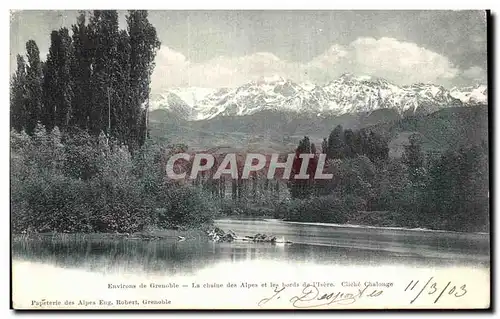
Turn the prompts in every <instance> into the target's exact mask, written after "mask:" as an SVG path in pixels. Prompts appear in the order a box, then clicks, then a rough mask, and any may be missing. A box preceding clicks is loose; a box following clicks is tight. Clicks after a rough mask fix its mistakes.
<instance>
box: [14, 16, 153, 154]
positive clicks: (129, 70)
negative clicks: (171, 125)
mask: <svg viewBox="0 0 500 319" xmlns="http://www.w3.org/2000/svg"><path fill="white" fill-rule="evenodd" d="M126 23H127V28H126V30H120V28H119V23H118V12H117V11H116V10H95V11H93V12H91V13H89V12H81V13H80V15H79V17H78V18H77V21H76V23H75V24H73V25H72V27H71V32H70V30H68V29H67V28H60V29H59V30H54V31H52V33H51V35H50V48H49V53H48V55H47V58H46V60H45V61H42V60H41V58H40V51H39V48H38V45H37V44H36V42H35V41H33V40H29V41H28V42H27V43H26V55H25V56H22V55H18V56H17V68H16V71H15V73H14V74H13V76H12V79H11V97H10V99H11V100H10V105H11V121H10V122H11V128H13V129H15V130H16V131H18V132H21V131H23V130H24V131H25V132H26V133H27V134H28V135H33V133H34V131H35V128H36V126H37V124H38V123H40V124H42V125H43V126H44V127H45V128H46V129H47V130H48V131H51V130H52V129H53V128H54V127H58V128H59V130H60V131H61V132H63V133H72V132H74V131H86V132H88V133H89V134H90V135H91V136H94V137H97V136H99V134H100V133H101V132H104V133H105V134H106V135H107V136H108V138H113V139H116V140H117V141H118V142H119V143H120V144H122V145H127V146H128V147H129V149H131V150H134V149H137V148H138V147H139V146H140V145H142V144H144V140H145V138H146V136H147V113H148V106H149V105H148V102H149V101H148V97H149V91H150V89H149V84H150V81H151V74H152V72H153V68H154V58H155V55H156V52H157V50H158V49H159V47H160V42H159V40H158V37H157V34H156V29H155V28H154V26H153V25H151V23H150V22H149V20H148V13H147V11H141V10H131V11H129V12H128V15H127V16H126Z"/></svg>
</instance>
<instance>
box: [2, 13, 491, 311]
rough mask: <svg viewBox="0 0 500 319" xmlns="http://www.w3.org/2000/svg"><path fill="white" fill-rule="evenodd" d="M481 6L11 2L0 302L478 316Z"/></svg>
mask: <svg viewBox="0 0 500 319" xmlns="http://www.w3.org/2000/svg"><path fill="white" fill-rule="evenodd" d="M489 17H490V13H489V11H481V10H476V11H470V10H469V11H451V10H450V11H391V10H385V11H384V10H382V11H380V10H379V11H355V10H353V11H338V10H308V11H303V10H287V11H280V10H260V11H251V10H248V11H242V10H232V11H229V10H227V11H206V10H205V11H202V10H200V11H196V10H185V11H182V10H177V11H173V10H148V11H145V10H83V11H70V10H53V11H41V10H38V11H37V10H24V11H23V10H21V11H12V12H11V16H10V19H11V20H10V37H11V40H10V62H11V67H10V75H9V76H10V79H11V81H10V222H11V243H10V244H11V270H12V273H11V283H12V288H11V308H12V309H15V310H33V309H37V310H54V309H79V310H91V309H120V310H129V309H143V310H145V309H162V310H174V309H175V310H179V309H181V310H182V309H183V310H188V309H200V310H202V309H232V310H238V309H252V310H253V309H263V310H269V309H283V310H285V309H286V310H291V309H294V310H299V309H301V310H316V309H332V310H333V309H351V310H352V309H359V310H361V309H374V310H382V309H488V308H490V306H491V299H490V297H491V286H490V282H491V275H490V271H491V269H490V265H491V253H490V252H491V250H490V238H491V237H490V234H491V227H490V190H489V185H490V183H489V178H490V177H489V176H490V174H489V173H490V169H489V163H490V157H489V154H490V140H489V126H488V125H489V124H488V117H489V112H488V111H489V104H488V84H489V83H488V68H487V56H488V44H489V43H488V37H487V31H488V21H489Z"/></svg>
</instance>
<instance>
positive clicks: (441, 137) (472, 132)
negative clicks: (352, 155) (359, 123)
mask: <svg viewBox="0 0 500 319" xmlns="http://www.w3.org/2000/svg"><path fill="white" fill-rule="evenodd" d="M367 129H369V130H372V131H374V132H376V133H379V134H382V135H384V136H386V137H387V138H389V139H390V141H391V142H390V149H391V156H400V155H401V152H402V151H403V145H406V144H408V137H409V136H410V135H411V134H413V133H418V134H420V136H421V137H422V140H423V147H424V150H425V151H427V152H442V151H444V150H446V149H448V148H459V147H461V146H464V145H478V144H480V143H481V142H482V141H488V107H487V106H477V107H457V108H447V109H442V110H439V111H437V112H434V113H432V114H429V115H425V116H424V115H422V116H411V117H405V118H401V119H399V120H397V121H392V122H387V123H381V124H378V125H374V126H371V127H369V128H367Z"/></svg>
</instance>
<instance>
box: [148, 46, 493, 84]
mask: <svg viewBox="0 0 500 319" xmlns="http://www.w3.org/2000/svg"><path fill="white" fill-rule="evenodd" d="M479 69H480V68H477V67H473V68H470V69H467V70H465V71H462V70H460V69H459V68H457V67H456V66H454V65H453V64H452V63H451V62H450V60H449V59H448V58H447V57H446V56H443V55H441V54H439V53H436V52H433V51H431V50H428V49H426V48H423V47H420V46H418V45H417V44H415V43H411V42H404V41H399V40H397V39H394V38H380V39H375V38H368V37H363V38H358V39H356V40H355V41H353V42H351V43H350V44H348V45H345V46H343V45H339V44H334V45H332V46H331V47H330V48H329V49H328V50H326V51H325V52H323V53H321V54H320V55H318V56H316V57H314V58H313V59H311V60H310V61H307V62H294V61H287V60H284V59H281V58H279V57H278V56H276V55H274V54H273V53H269V52H257V53H253V54H249V55H245V56H240V57H228V56H219V57H215V58H213V59H211V60H208V61H203V62H192V61H189V60H187V58H186V57H185V56H184V55H183V54H182V53H180V52H177V51H175V50H172V49H171V48H169V47H167V46H162V47H161V49H160V51H159V52H158V55H157V58H156V68H155V72H154V73H153V78H152V87H153V91H155V90H164V89H166V88H170V87H179V86H180V87H182V86H200V87H232V86H238V85H242V84H244V83H246V82H248V81H251V80H256V79H258V78H260V77H262V76H269V75H280V76H283V77H286V78H290V79H292V80H295V81H313V82H325V81H329V80H333V79H335V78H336V77H338V76H339V75H341V74H342V73H346V72H349V73H354V74H366V75H374V76H378V77H382V78H386V79H388V80H390V81H393V82H395V83H396V84H401V85H404V84H412V83H418V82H424V83H427V82H432V83H437V84H443V85H446V84H450V83H451V82H452V81H454V79H455V78H457V77H469V78H471V79H472V78H474V77H475V76H476V75H479V74H481V70H482V69H481V70H479ZM483 72H484V71H483Z"/></svg>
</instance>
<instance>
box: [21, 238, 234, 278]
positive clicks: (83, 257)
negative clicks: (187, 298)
mask: <svg viewBox="0 0 500 319" xmlns="http://www.w3.org/2000/svg"><path fill="white" fill-rule="evenodd" d="M210 246H213V243H205V242H196V243H194V242H193V243H189V244H187V245H186V244H185V243H182V244H181V243H166V242H164V241H155V242H144V241H131V240H121V241H85V242H63V241H51V240H46V241H45V240H43V241H25V242H15V243H13V247H12V256H13V258H19V259H25V260H30V261H36V262H43V263H52V264H55V265H56V266H59V267H69V268H73V267H74V268H84V269H88V270H91V271H98V272H105V273H106V272H114V271H120V272H121V271H127V272H128V271H130V272H147V273H160V272H161V273H168V274H179V273H194V272H195V271H197V270H199V269H201V268H204V267H207V266H209V265H212V264H215V263H216V262H218V261H219V260H221V257H222V258H224V256H217V254H214V252H213V251H212V249H211V247H210Z"/></svg>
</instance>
